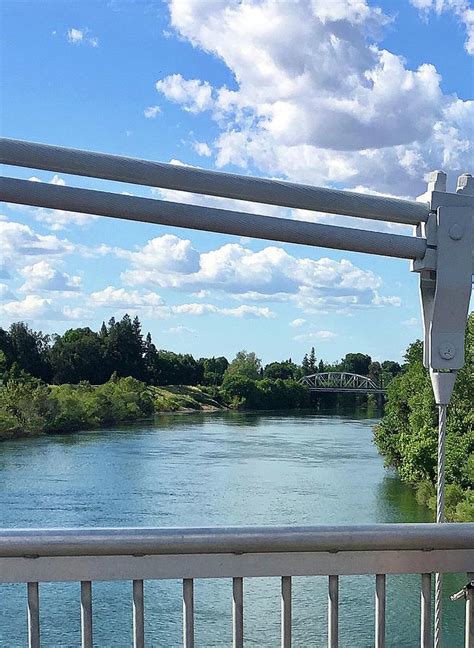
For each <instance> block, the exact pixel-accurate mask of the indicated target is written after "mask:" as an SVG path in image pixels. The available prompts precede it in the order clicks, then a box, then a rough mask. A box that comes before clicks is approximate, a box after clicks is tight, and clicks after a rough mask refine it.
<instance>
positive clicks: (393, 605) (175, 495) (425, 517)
mask: <svg viewBox="0 0 474 648" xmlns="http://www.w3.org/2000/svg"><path fill="white" fill-rule="evenodd" d="M375 423H376V421H375V420H374V419H369V418H364V417H356V416H355V415H352V416H337V415H331V416H329V415H328V416H325V415H315V414H294V413H285V414H281V413H278V414H274V413H258V414H257V413H237V412H230V413H228V412H226V413H216V414H185V415H178V414H175V415H162V416H160V417H159V418H157V419H156V421H155V422H154V423H153V424H151V423H147V424H137V425H134V426H129V427H121V428H114V429H111V430H101V431H93V432H82V433H77V434H73V435H68V436H65V435H64V436H56V437H49V438H37V439H25V440H16V441H9V442H5V443H3V444H2V445H1V449H0V452H1V455H0V525H1V526H2V527H44V526H47V527H81V526H82V527H84V526H224V525H253V524H255V525H273V524H274V525H306V524H309V525H311V524H339V523H344V524H363V523H386V522H426V521H429V520H431V513H430V512H429V511H428V510H427V509H426V508H424V507H422V506H419V505H418V504H417V502H416V500H415V498H414V497H413V494H412V492H411V491H410V490H409V489H408V488H407V487H406V486H404V485H403V484H402V483H401V482H400V480H399V479H398V478H397V477H396V476H395V475H394V474H392V473H390V472H387V471H386V470H385V469H384V467H383V460H382V458H381V457H380V456H379V455H378V453H377V450H376V448H375V447H374V445H373V443H372V427H373V425H374V424H375ZM463 584H464V581H463V577H462V576H459V575H453V576H449V577H447V578H446V579H445V590H446V592H445V593H446V597H447V595H448V594H449V593H452V592H454V591H456V589H458V588H460V587H461V586H462V585H463ZM195 587H196V590H195V610H196V646H197V647H201V648H214V647H216V648H217V647H220V646H230V645H231V607H230V603H231V583H230V581H229V582H228V581H223V582H220V581H219V582H212V581H197V582H196V586H195ZM279 587H280V585H279V580H278V579H247V580H246V582H245V633H246V646H249V647H250V646H253V647H258V648H267V647H268V648H269V647H270V646H272V647H273V646H277V645H279V644H278V642H279ZM130 590H131V587H130V583H95V584H94V633H95V646H96V647H97V648H126V647H127V648H128V647H129V646H131V591H130ZM373 591H374V578H373V577H342V578H341V583H340V645H341V648H369V647H370V646H373V645H374V631H373V625H374V623H373V615H374V608H373V596H374V594H373ZM145 596H146V639H147V646H149V647H150V648H158V647H160V648H161V647H162V648H174V647H175V646H176V647H177V646H179V645H180V642H181V598H180V597H181V584H180V583H178V582H176V581H168V582H147V583H146V584H145ZM326 596H327V579H325V578H322V577H317V578H314V577H311V578H295V579H294V586H293V619H294V622H293V626H294V630H293V636H294V639H293V645H294V647H295V648H303V647H304V648H306V647H309V646H314V647H316V648H323V647H324V646H326V614H327V613H326ZM444 607H445V628H444V639H445V643H444V647H445V648H460V647H461V646H462V645H463V640H462V636H463V604H462V603H461V602H458V603H451V602H450V601H449V599H448V598H446V601H445V603H444ZM41 631H42V640H43V641H42V647H43V648H73V647H75V646H79V645H80V634H79V632H80V630H79V585H78V584H77V583H69V584H44V585H41ZM26 642H27V638H26V612H25V587H24V585H8V586H0V646H1V647H2V648H20V647H21V648H23V647H24V646H26V645H27V644H26ZM387 646H389V647H392V648H411V647H413V648H415V647H417V646H419V577H418V576H412V575H408V576H407V575H405V576H389V577H388V579H387Z"/></svg>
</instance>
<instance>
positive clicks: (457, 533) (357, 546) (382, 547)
mask: <svg viewBox="0 0 474 648" xmlns="http://www.w3.org/2000/svg"><path fill="white" fill-rule="evenodd" d="M448 549H449V550H458V549H472V550H474V523H463V524H460V523H457V524H447V525H443V526H440V525H436V524H367V525H361V526H345V525H338V526H312V527H217V528H91V529H1V530H0V558H2V557H25V556H29V557H31V556H45V557H46V556H51V557H52V556H73V555H74V556H92V555H94V556H105V555H130V554H137V555H138V554H139V555H145V554H146V555H167V554H172V555H176V554H217V553H234V554H242V553H259V552H264V553H287V552H338V551H393V550H396V551H402V550H408V551H410V550H421V551H427V552H428V551H434V550H448ZM473 559H474V554H473ZM472 566H473V569H474V564H473V565H472Z"/></svg>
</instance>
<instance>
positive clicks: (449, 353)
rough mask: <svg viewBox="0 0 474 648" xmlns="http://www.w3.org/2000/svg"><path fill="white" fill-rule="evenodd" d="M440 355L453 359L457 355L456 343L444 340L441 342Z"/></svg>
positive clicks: (445, 358) (446, 358)
mask: <svg viewBox="0 0 474 648" xmlns="http://www.w3.org/2000/svg"><path fill="white" fill-rule="evenodd" d="M439 355H440V356H441V357H442V358H443V359H444V360H452V359H453V358H454V356H455V355H456V347H455V346H454V344H451V342H444V344H441V346H440V347H439Z"/></svg>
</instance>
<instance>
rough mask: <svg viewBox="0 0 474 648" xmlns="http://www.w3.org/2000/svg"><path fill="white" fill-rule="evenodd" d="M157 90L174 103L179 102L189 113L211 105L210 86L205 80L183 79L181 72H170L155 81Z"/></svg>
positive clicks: (206, 108) (205, 108)
mask: <svg viewBox="0 0 474 648" xmlns="http://www.w3.org/2000/svg"><path fill="white" fill-rule="evenodd" d="M156 89H157V90H158V92H161V93H162V94H164V96H165V97H166V98H167V99H168V100H169V101H172V102H174V103H179V104H180V105H181V106H182V107H183V108H184V110H186V111H188V112H191V113H198V112H202V111H203V110H208V109H209V108H211V107H212V104H213V100H212V88H211V86H210V85H209V83H208V82H207V81H199V80H198V79H184V78H183V77H182V76H181V74H172V75H170V76H167V77H165V78H164V79H161V80H160V81H157V82H156Z"/></svg>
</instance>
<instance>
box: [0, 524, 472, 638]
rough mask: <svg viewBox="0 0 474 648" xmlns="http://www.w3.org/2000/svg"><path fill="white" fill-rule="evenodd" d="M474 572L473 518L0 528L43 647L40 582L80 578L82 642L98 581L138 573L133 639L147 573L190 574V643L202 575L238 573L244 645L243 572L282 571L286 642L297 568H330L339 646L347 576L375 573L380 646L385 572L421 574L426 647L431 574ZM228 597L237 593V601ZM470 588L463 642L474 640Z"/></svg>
mask: <svg viewBox="0 0 474 648" xmlns="http://www.w3.org/2000/svg"><path fill="white" fill-rule="evenodd" d="M449 572H451V573H459V572H465V573H467V574H468V576H469V578H471V577H472V573H471V572H474V524H449V525H448V524H447V525H442V526H440V525H434V524H385V525H366V526H335V527H324V526H322V527H296V528H285V527H283V528H281V527H280V528H274V527H260V528H254V527H235V528H217V529H146V528H143V529H140V528H137V529H57V530H55V529H38V530H35V529H28V530H22V529H19V530H18V529H9V530H2V531H0V582H1V583H26V584H27V596H26V601H27V603H26V604H27V616H28V636H29V647H30V648H39V647H40V588H39V583H41V582H65V581H79V582H80V583H81V595H80V606H81V634H82V648H92V646H93V624H92V600H93V597H92V590H93V586H92V583H93V581H114V580H117V581H118V580H120V581H124V580H125V581H127V580H128V581H131V582H132V601H133V645H134V648H143V647H144V646H145V639H144V637H145V614H144V585H143V583H144V581H145V580H156V579H182V581H183V594H182V596H183V646H184V647H185V648H192V647H193V646H194V580H195V579H201V578H202V579H209V578H214V579H215V578H223V579H232V581H233V590H232V610H233V646H234V648H239V647H240V648H242V647H243V645H244V623H243V619H244V579H245V578H251V577H262V576H267V577H278V578H280V579H281V646H282V648H290V646H291V641H292V591H291V590H292V577H293V576H327V577H328V646H329V648H336V647H337V646H338V645H339V638H338V637H339V577H340V576H345V575H362V574H372V575H375V613H374V623H375V646H376V648H383V647H384V646H385V609H386V605H385V595H386V575H387V574H407V573H410V574H420V601H421V603H420V615H421V622H420V627H421V636H420V646H421V647H422V648H428V647H431V646H432V605H431V599H432V594H431V589H432V588H431V574H432V573H449ZM229 603H230V602H229ZM472 616H473V606H472V589H470V590H468V592H467V595H466V631H465V636H466V640H465V647H466V648H473V647H474V634H473V632H474V630H473V628H474V626H473V619H472Z"/></svg>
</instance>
